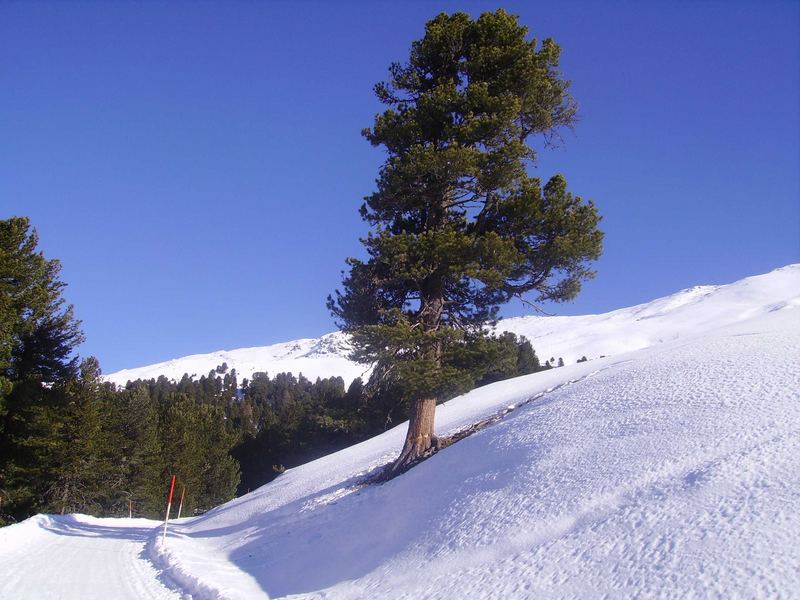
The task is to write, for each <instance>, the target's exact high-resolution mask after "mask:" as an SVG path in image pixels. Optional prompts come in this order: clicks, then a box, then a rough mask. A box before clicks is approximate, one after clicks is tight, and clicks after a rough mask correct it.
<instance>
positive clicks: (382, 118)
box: [328, 10, 603, 470]
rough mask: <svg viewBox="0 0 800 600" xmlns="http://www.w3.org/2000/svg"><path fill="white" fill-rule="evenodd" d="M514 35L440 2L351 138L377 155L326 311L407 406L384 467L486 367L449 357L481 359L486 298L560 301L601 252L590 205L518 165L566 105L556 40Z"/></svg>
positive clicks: (569, 118)
mask: <svg viewBox="0 0 800 600" xmlns="http://www.w3.org/2000/svg"><path fill="white" fill-rule="evenodd" d="M527 38H528V30H527V28H526V27H524V26H522V25H520V24H519V23H518V21H517V17H515V16H513V15H509V14H508V13H506V12H505V11H503V10H498V11H497V12H494V13H485V14H483V15H481V16H480V17H479V18H478V19H475V20H472V19H470V17H469V16H468V15H466V14H464V13H455V14H452V15H448V14H444V13H443V14H440V15H439V16H437V17H436V18H434V19H433V20H431V21H429V22H428V23H427V25H426V28H425V36H424V37H423V38H422V39H421V40H418V41H415V42H414V43H413V44H412V46H411V53H410V56H409V59H408V62H407V63H406V64H402V65H401V64H399V63H394V64H392V65H391V67H390V69H389V72H390V78H389V81H387V82H384V83H379V84H378V85H376V86H375V93H376V95H377V97H378V98H379V100H380V101H381V102H382V103H384V104H385V105H387V109H386V110H385V111H384V112H383V113H382V114H379V115H377V116H376V117H375V123H374V125H373V127H372V128H371V129H366V130H364V135H365V137H366V138H367V139H368V140H369V141H370V142H371V143H372V144H373V145H374V146H383V147H384V148H385V150H386V152H387V154H388V156H387V159H386V162H385V163H384V165H383V166H382V168H381V170H380V173H379V176H378V179H377V190H376V191H375V192H374V193H373V194H372V195H370V196H368V197H367V198H366V203H365V204H364V205H363V206H362V208H361V215H362V217H363V218H364V220H365V221H367V222H368V223H369V224H370V225H371V226H372V227H373V230H372V232H371V233H370V234H369V235H368V236H367V237H366V238H365V239H363V240H362V242H363V244H364V247H365V249H366V252H367V258H366V259H363V260H362V259H356V258H350V259H348V260H347V264H348V266H349V273H348V274H347V275H346V276H345V279H344V281H343V288H344V289H343V291H341V292H339V291H337V292H336V294H335V297H329V298H328V306H329V308H330V310H331V311H332V312H333V314H334V315H335V316H336V317H337V318H338V320H339V324H340V326H341V327H342V328H343V329H344V330H345V331H346V332H348V333H349V334H351V336H352V340H353V343H354V346H355V352H354V355H353V356H354V358H356V359H358V360H360V361H362V362H368V363H373V364H375V365H376V371H375V372H376V377H382V378H387V379H391V380H392V381H393V382H395V384H396V385H399V386H401V387H402V389H403V390H404V394H405V395H406V397H407V398H408V399H409V400H413V401H414V402H415V408H414V409H413V410H412V411H411V422H410V426H409V434H408V438H407V440H406V445H405V447H404V449H403V452H402V454H401V456H400V458H399V459H398V461H397V463H396V464H395V469H396V470H404V469H405V468H407V467H408V466H409V465H411V464H413V463H414V462H415V461H416V460H418V459H420V458H421V457H423V456H425V455H427V454H429V453H430V452H432V451H433V450H435V449H436V447H437V440H436V437H435V435H434V433H433V410H434V407H435V403H436V399H437V398H439V397H441V396H442V395H443V394H445V393H448V392H452V391H453V390H457V389H459V388H461V389H466V388H468V387H470V386H471V385H472V384H473V383H474V381H475V379H476V378H478V377H480V376H481V370H483V372H484V373H485V372H487V371H489V370H491V368H493V366H492V365H491V364H489V363H490V362H491V360H486V361H484V362H486V363H487V364H485V365H483V366H482V365H480V364H475V363H471V364H470V363H469V362H468V361H464V360H463V359H464V355H465V354H469V353H470V352H472V354H474V355H475V356H487V354H486V353H481V352H475V351H473V350H472V349H473V348H474V347H476V346H481V345H483V346H487V344H489V342H487V339H486V338H487V333H486V330H485V325H486V324H487V323H490V322H491V321H493V320H494V319H495V318H496V316H497V312H498V309H499V307H500V305H502V304H503V303H505V302H508V301H509V300H510V299H511V298H514V297H519V298H526V299H528V301H531V302H544V301H557V302H561V301H565V300H570V299H572V298H574V297H575V296H576V294H577V293H578V292H579V291H580V287H581V282H582V281H584V280H586V279H587V278H590V277H592V276H593V275H594V273H593V271H591V269H590V268H589V263H590V261H593V260H596V259H597V258H598V257H599V256H600V252H601V248H602V239H603V234H602V232H601V231H600V230H599V229H598V224H599V221H600V217H599V215H598V213H597V210H596V209H595V207H594V205H593V204H592V203H591V202H584V201H582V200H581V198H580V197H577V196H574V195H573V194H571V193H570V192H569V191H568V189H567V182H566V180H565V178H564V177H563V176H561V175H556V176H555V177H553V178H551V179H550V180H549V181H548V182H547V183H546V184H545V185H544V186H542V184H541V182H540V180H539V179H538V178H535V177H531V176H530V175H529V174H528V168H529V167H530V166H531V165H532V164H533V163H534V162H535V159H536V152H535V151H534V149H533V148H532V147H531V146H530V145H529V141H530V140H531V139H532V138H536V137H539V138H541V139H543V141H544V145H545V146H547V145H549V144H551V143H552V142H553V141H554V140H556V139H557V138H558V134H559V130H561V129H562V128H564V127H571V126H572V125H573V124H574V123H575V119H576V104H575V102H574V100H573V99H572V97H571V96H570V95H569V91H568V88H569V82H568V81H566V80H564V79H563V78H562V77H561V74H560V73H559V70H558V62H559V55H560V52H561V50H560V48H559V46H558V45H557V44H556V43H555V42H554V41H553V40H550V39H546V40H543V41H542V42H541V43H539V42H537V41H536V40H535V39H534V40H529V39H527ZM489 345H490V344H489ZM487 347H488V346H487ZM488 355H489V356H490V355H491V352H489V353H488Z"/></svg>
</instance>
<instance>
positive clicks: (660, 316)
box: [106, 264, 800, 385]
mask: <svg viewBox="0 0 800 600" xmlns="http://www.w3.org/2000/svg"><path fill="white" fill-rule="evenodd" d="M799 297H800V264H795V265H789V266H787V267H783V268H780V269H776V270H775V271H772V272H771V273H767V274H766V275H758V276H755V277H748V278H746V279H742V280H741V281H738V282H736V283H733V284H730V285H722V286H698V287H693V288H690V289H687V290H683V291H681V292H678V293H676V294H673V295H671V296H667V297H666V298H660V299H658V300H654V301H652V302H648V303H647V304H640V305H638V306H633V307H631V308H623V309H620V310H615V311H612V312H609V313H605V314H600V315H585V316H576V317H541V316H530V317H515V318H510V319H505V320H503V321H501V322H500V323H499V324H498V327H497V329H498V331H511V332H513V333H516V334H517V335H524V336H525V337H527V338H528V339H529V340H531V343H532V345H533V347H534V349H535V350H536V352H537V354H538V355H539V358H540V359H541V360H542V362H544V361H545V360H548V359H549V358H550V357H553V358H556V359H557V358H559V357H561V358H563V359H564V360H565V361H566V363H567V364H571V363H574V362H575V361H576V360H578V359H579V358H581V357H582V356H586V357H588V358H597V357H599V356H612V355H617V354H620V353H622V352H629V351H631V350H638V349H639V348H646V347H648V346H652V345H653V344H658V343H662V342H666V341H669V340H673V339H677V338H680V337H681V336H685V335H688V334H695V333H698V332H701V331H707V330H708V329H709V328H713V327H720V326H722V325H726V324H730V323H736V322H738V321H741V320H744V319H748V318H750V317H753V316H754V315H757V314H762V313H764V312H768V311H770V310H774V309H775V308H779V307H781V306H784V305H787V304H792V303H797V302H800V300H799V299H798V298H799ZM348 351H349V346H348V343H347V337H346V336H345V335H343V334H342V333H340V332H335V333H329V334H327V335H324V336H322V337H321V338H314V339H302V340H295V341H293V342H285V343H281V344H274V345H272V346H263V347H256V348H241V349H239V350H223V351H219V352H212V353H210V354H195V355H192V356H186V357H184V358H177V359H174V360H170V361H167V362H163V363H158V364H155V365H150V366H146V367H139V368H135V369H124V370H122V371H118V372H116V373H112V374H110V375H107V376H106V379H107V380H108V381H112V382H114V383H116V384H118V385H124V384H125V383H126V382H127V381H129V380H135V379H139V378H142V379H149V378H157V377H158V376H159V375H164V376H166V377H168V378H170V379H180V378H181V377H182V376H183V375H184V374H185V373H188V374H189V375H196V376H197V377H199V376H201V375H206V374H208V372H209V371H211V370H212V369H214V368H215V367H217V366H218V365H221V364H223V363H227V364H228V367H229V368H235V369H236V372H237V374H238V376H239V380H240V381H241V379H242V378H245V377H246V378H248V379H251V378H252V376H253V373H254V372H257V371H266V372H267V373H269V374H270V375H275V374H277V373H281V372H291V373H294V374H295V375H297V374H299V373H302V374H303V375H304V376H305V377H307V378H308V379H311V380H312V381H313V380H314V379H316V378H317V377H333V376H340V377H342V378H344V380H345V384H349V383H350V381H352V380H353V379H355V378H356V377H364V376H365V375H367V374H368V370H367V369H366V368H365V367H364V365H359V364H356V363H353V362H352V361H350V360H348V359H347V355H348Z"/></svg>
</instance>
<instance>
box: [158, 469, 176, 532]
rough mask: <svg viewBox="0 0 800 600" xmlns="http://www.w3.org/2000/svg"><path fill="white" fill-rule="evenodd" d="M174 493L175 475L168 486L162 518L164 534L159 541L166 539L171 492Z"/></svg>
mask: <svg viewBox="0 0 800 600" xmlns="http://www.w3.org/2000/svg"><path fill="white" fill-rule="evenodd" d="M174 491H175V475H173V476H172V483H171V484H170V486H169V500H167V516H166V517H165V518H164V534H163V536H162V538H161V539H163V540H166V539H167V521H169V510H170V509H171V508H172V492H174Z"/></svg>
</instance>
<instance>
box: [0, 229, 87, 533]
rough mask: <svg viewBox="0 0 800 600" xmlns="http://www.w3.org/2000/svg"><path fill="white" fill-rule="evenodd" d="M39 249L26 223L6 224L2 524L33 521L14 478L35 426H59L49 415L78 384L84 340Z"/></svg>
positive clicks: (26, 495)
mask: <svg viewBox="0 0 800 600" xmlns="http://www.w3.org/2000/svg"><path fill="white" fill-rule="evenodd" d="M37 244H38V236H37V234H36V231H32V230H31V228H30V223H29V221H28V219H27V218H24V217H13V218H11V219H7V220H2V221H0V522H2V521H3V520H4V518H5V519H7V518H9V517H12V518H14V515H17V516H19V515H22V516H27V513H26V512H25V510H26V509H25V508H24V507H26V506H30V505H31V503H30V502H31V498H32V496H31V495H30V493H31V489H32V488H31V487H30V486H29V485H28V484H26V483H24V482H23V481H22V480H21V479H19V478H18V477H16V475H15V473H16V474H17V475H19V474H20V469H21V470H22V471H25V470H26V469H29V468H31V456H30V454H31V451H32V450H31V448H30V444H28V442H29V438H30V437H31V435H33V432H32V431H31V427H33V424H34V423H36V426H37V427H39V428H40V429H41V428H48V427H51V428H55V427H57V426H58V423H57V422H49V421H48V420H47V419H45V418H44V413H45V412H47V411H48V410H50V409H51V408H52V405H51V402H53V401H54V393H55V390H56V389H57V388H58V386H59V385H61V384H63V383H64V382H66V381H68V380H70V379H74V378H76V377H77V374H78V358H77V356H75V355H74V351H75V348H76V347H77V346H78V345H79V344H80V343H81V342H82V341H83V335H82V333H81V331H80V322H79V321H77V320H76V319H75V317H74V314H73V308H72V306H71V305H68V304H66V303H65V301H64V299H63V297H62V291H63V289H64V287H65V284H64V283H63V282H61V281H60V279H59V271H60V269H61V266H60V264H59V262H58V261H57V260H53V259H47V258H45V257H44V255H43V254H42V253H41V252H40V251H38V250H37ZM37 435H38V436H39V439H42V435H44V432H43V431H41V430H39V431H37ZM43 468H44V467H43ZM42 475H44V474H42ZM11 479H15V482H12V481H11ZM26 488H27V491H26ZM15 505H16V506H15ZM4 515H5V517H4Z"/></svg>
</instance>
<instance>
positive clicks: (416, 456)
mask: <svg viewBox="0 0 800 600" xmlns="http://www.w3.org/2000/svg"><path fill="white" fill-rule="evenodd" d="M435 414H436V399H435V398H426V399H424V400H417V401H416V402H415V403H414V410H413V412H412V413H411V419H410V420H409V421H408V433H406V442H405V444H404V445H403V451H402V452H401V453H400V456H399V457H398V458H397V460H396V461H394V464H392V466H391V472H392V473H393V474H400V473H402V472H403V471H406V470H408V469H409V468H410V467H412V466H413V465H414V463H416V462H418V461H419V460H421V459H423V458H425V457H427V456H430V455H431V454H433V453H434V452H435V451H436V450H438V449H439V438H437V437H436V435H435V434H434V432H433V421H434V415H435Z"/></svg>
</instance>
